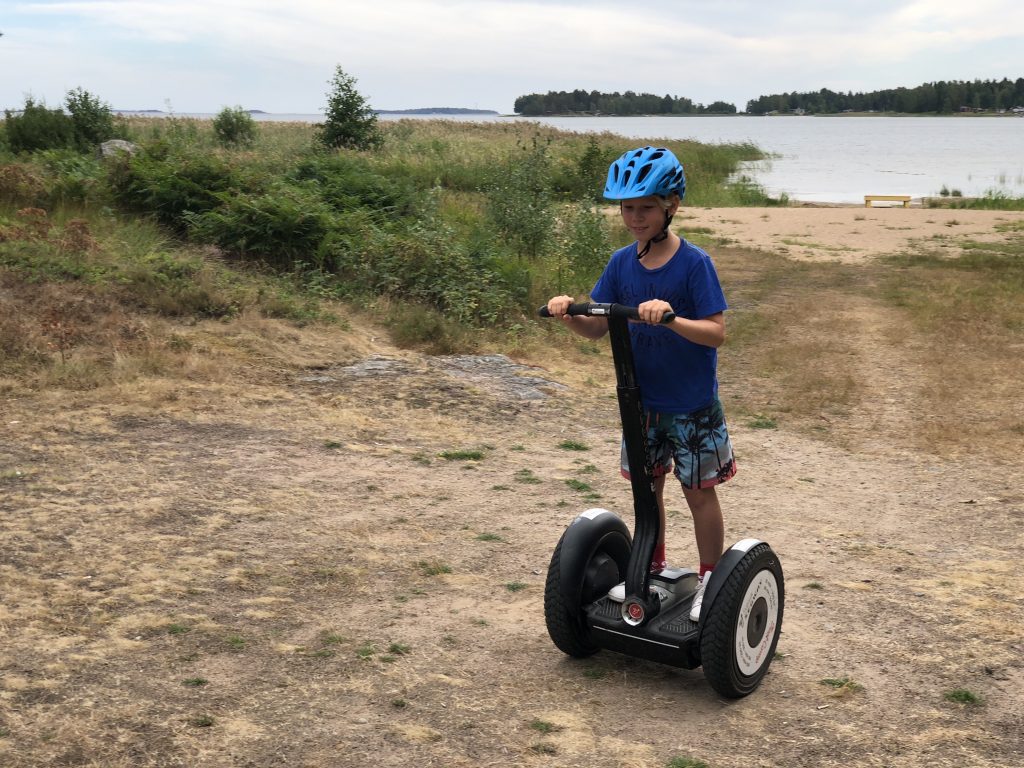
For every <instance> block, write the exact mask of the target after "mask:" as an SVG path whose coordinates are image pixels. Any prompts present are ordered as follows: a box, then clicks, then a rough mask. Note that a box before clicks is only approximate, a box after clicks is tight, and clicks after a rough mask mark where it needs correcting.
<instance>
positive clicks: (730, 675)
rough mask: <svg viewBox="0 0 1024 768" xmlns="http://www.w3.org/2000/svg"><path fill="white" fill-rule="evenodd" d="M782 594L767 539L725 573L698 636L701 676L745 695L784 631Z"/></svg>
mask: <svg viewBox="0 0 1024 768" xmlns="http://www.w3.org/2000/svg"><path fill="white" fill-rule="evenodd" d="M785 597H786V590H785V583H784V581H783V577H782V566H781V564H780V563H779V559H778V557H777V556H776V555H775V553H774V552H773V551H772V549H771V547H769V546H768V545H767V544H764V543H761V544H758V545H757V546H755V547H754V548H753V549H751V550H750V551H749V552H747V553H746V554H745V555H744V556H743V559H741V560H740V561H739V563H737V564H736V567H735V568H733V569H732V570H731V571H730V572H729V574H728V575H727V576H726V581H725V584H723V585H722V587H721V589H720V590H719V592H718V594H717V596H716V597H715V600H714V602H713V603H712V605H711V606H710V609H709V610H708V614H707V617H706V619H705V621H704V629H703V632H702V634H701V639H700V655H701V664H702V666H703V667H704V676H705V677H706V678H707V680H708V682H709V683H710V684H711V687H712V688H714V689H715V690H716V691H718V692H719V693H720V694H722V695H723V696H725V697H727V698H730V699H738V698H741V697H743V696H746V695H747V694H749V693H752V692H753V691H754V690H755V689H756V688H757V686H758V685H760V683H761V678H763V677H764V676H765V674H767V672H768V667H769V666H770V665H771V663H772V659H773V658H774V656H775V648H776V646H777V645H778V642H779V635H780V634H781V632H782V612H783V607H784V605H785Z"/></svg>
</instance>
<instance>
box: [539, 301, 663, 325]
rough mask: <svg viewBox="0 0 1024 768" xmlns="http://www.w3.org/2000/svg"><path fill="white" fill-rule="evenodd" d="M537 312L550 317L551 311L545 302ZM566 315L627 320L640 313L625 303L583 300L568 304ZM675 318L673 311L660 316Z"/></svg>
mask: <svg viewBox="0 0 1024 768" xmlns="http://www.w3.org/2000/svg"><path fill="white" fill-rule="evenodd" d="M538 314H539V315H540V316H541V317H551V313H550V312H549V311H548V308H547V305H546V304H545V305H544V306H543V307H541V308H540V309H539V310H538ZM565 314H567V315H584V316H586V317H624V318H626V319H627V320H639V319H640V313H639V312H638V311H637V308H636V307H627V306H626V305H625V304H597V303H594V302H589V301H584V302H580V303H579V304H570V305H569V309H568V311H567V312H566V313H565ZM675 319H676V313H675V312H666V313H665V314H664V315H663V316H662V318H661V322H662V323H671V322H672V321H673V320H675Z"/></svg>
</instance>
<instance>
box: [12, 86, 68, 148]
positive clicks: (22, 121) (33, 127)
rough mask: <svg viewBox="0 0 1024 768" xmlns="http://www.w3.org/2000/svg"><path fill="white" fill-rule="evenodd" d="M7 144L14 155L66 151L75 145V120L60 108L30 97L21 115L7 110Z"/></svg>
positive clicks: (26, 100)
mask: <svg viewBox="0 0 1024 768" xmlns="http://www.w3.org/2000/svg"><path fill="white" fill-rule="evenodd" d="M4 116H5V118H6V120H5V122H6V127H7V143H8V145H9V146H10V148H11V151H12V152H35V151H37V150H40V149H64V148H65V147H70V146H72V145H73V144H74V143H75V128H74V124H73V123H72V122H71V118H70V117H68V116H67V115H65V114H64V112H63V110H60V109H47V107H46V105H45V104H42V103H40V104H36V102H35V100H34V99H33V98H32V97H31V96H28V97H27V98H26V99H25V107H24V109H23V110H22V112H21V114H20V115H19V114H15V113H14V112H12V111H11V110H9V109H8V110H5V111H4Z"/></svg>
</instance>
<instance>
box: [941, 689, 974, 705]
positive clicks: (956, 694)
mask: <svg viewBox="0 0 1024 768" xmlns="http://www.w3.org/2000/svg"><path fill="white" fill-rule="evenodd" d="M942 698H944V699H945V700H946V701H952V702H955V703H957V704H967V705H970V706H974V705H978V704H981V703H983V700H982V698H981V697H980V696H978V695H977V694H976V693H973V692H971V691H969V690H967V689H966V688H955V689H953V690H951V691H946V692H945V693H944V694H942Z"/></svg>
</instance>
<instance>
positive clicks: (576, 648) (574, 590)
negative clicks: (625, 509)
mask: <svg viewBox="0 0 1024 768" xmlns="http://www.w3.org/2000/svg"><path fill="white" fill-rule="evenodd" d="M595 511H596V512H597V511H600V512H603V511H602V510H595ZM583 522H584V524H581V525H572V526H570V527H569V528H568V529H567V530H566V532H565V533H564V534H563V535H562V538H561V539H560V540H559V542H558V546H556V547H555V551H554V553H552V555H551V563H550V565H549V566H548V575H547V580H546V582H545V584H544V621H545V623H546V624H547V628H548V634H549V635H550V636H551V640H552V642H554V644H555V646H556V647H557V648H558V649H559V650H560V651H562V652H563V653H566V654H568V655H569V656H573V657H576V658H585V657H587V656H592V655H593V654H595V653H597V651H598V650H600V647H599V646H598V645H597V644H596V643H595V642H594V640H593V638H592V637H591V634H590V627H589V626H588V624H587V619H586V613H585V612H584V608H585V607H586V606H587V605H589V604H590V603H592V602H593V601H594V600H597V599H599V598H600V597H601V596H602V595H604V594H606V593H607V591H608V590H609V589H611V588H612V587H613V586H615V585H616V584H618V583H619V582H620V581H621V580H622V579H623V578H625V577H624V576H623V575H622V574H624V573H625V566H626V564H627V563H628V562H629V551H630V547H631V541H630V536H629V531H628V530H627V529H626V526H625V525H624V524H623V523H622V521H621V520H619V518H617V517H615V516H614V515H612V514H610V513H607V512H604V513H603V514H601V515H599V516H598V517H596V519H592V520H587V521H583Z"/></svg>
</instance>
